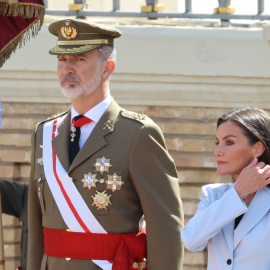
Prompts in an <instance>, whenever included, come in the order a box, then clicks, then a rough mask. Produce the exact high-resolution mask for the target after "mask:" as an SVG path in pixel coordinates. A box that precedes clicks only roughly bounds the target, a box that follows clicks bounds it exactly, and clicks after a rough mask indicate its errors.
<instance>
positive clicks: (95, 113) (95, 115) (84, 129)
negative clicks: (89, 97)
mask: <svg viewBox="0 0 270 270" xmlns="http://www.w3.org/2000/svg"><path fill="white" fill-rule="evenodd" d="M111 101H112V96H111V95H110V94H109V95H108V96H107V97H106V98H105V99H104V100H102V101H101V102H100V103H99V104H97V105H96V106H95V107H93V108H92V109H90V110H89V111H88V112H86V113H85V114H84V116H86V117H88V118H89V119H91V120H92V122H90V123H88V124H85V125H83V126H81V128H80V129H81V136H80V141H79V146H80V149H81V148H82V147H83V145H84V143H85V142H86V140H87V139H88V137H89V136H90V134H91V133H92V131H93V129H94V128H95V126H96V124H97V122H98V121H99V119H100V118H101V116H102V115H103V114H104V112H105V111H106V110H107V108H108V107H109V105H110V103H111ZM77 115H79V113H78V112H77V111H76V110H75V109H74V108H73V106H72V105H71V121H72V119H73V118H74V117H76V116H77ZM71 127H72V125H71V122H70V129H71Z"/></svg>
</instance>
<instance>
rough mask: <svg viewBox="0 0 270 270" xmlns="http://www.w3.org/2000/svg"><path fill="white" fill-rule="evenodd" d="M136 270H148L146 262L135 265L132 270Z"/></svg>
mask: <svg viewBox="0 0 270 270" xmlns="http://www.w3.org/2000/svg"><path fill="white" fill-rule="evenodd" d="M135 269H139V270H144V269H147V265H146V262H141V263H137V262H135V263H133V265H132V268H131V270H135Z"/></svg>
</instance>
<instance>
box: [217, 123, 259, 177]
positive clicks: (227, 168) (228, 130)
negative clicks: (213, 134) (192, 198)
mask: <svg viewBox="0 0 270 270" xmlns="http://www.w3.org/2000/svg"><path fill="white" fill-rule="evenodd" d="M256 146H257V143H255V144H254V145H250V143H249V140H248V138H247V136H246V135H245V134H244V132H243V130H242V129H241V128H240V127H239V126H237V125H236V124H235V123H234V122H232V121H226V122H224V123H222V124H221V125H220V126H219V127H218V129H217V148H216V150H215V152H214V153H215V156H216V160H217V173H218V174H219V175H232V176H233V178H234V179H235V180H236V179H237V178H238V176H239V174H240V172H241V170H242V169H243V168H245V167H246V166H248V164H249V163H250V162H251V161H252V160H253V159H254V157H256Z"/></svg>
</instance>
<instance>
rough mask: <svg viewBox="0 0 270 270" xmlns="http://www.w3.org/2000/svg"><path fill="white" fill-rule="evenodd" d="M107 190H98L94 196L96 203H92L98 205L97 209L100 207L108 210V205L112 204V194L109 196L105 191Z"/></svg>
mask: <svg viewBox="0 0 270 270" xmlns="http://www.w3.org/2000/svg"><path fill="white" fill-rule="evenodd" d="M105 192H106V190H104V191H103V192H98V191H97V194H96V195H95V197H94V196H92V198H93V200H94V203H93V204H92V205H95V206H96V207H97V210H100V209H105V210H107V206H109V204H111V202H110V197H111V195H109V196H108V194H106V193H105Z"/></svg>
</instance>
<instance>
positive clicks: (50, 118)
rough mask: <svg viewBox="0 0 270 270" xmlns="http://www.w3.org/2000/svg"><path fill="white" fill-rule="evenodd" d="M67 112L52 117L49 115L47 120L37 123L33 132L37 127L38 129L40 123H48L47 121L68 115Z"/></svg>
mask: <svg viewBox="0 0 270 270" xmlns="http://www.w3.org/2000/svg"><path fill="white" fill-rule="evenodd" d="M68 112H69V111H65V112H61V113H57V114H53V115H51V116H50V117H48V118H47V119H45V120H43V121H41V122H38V123H37V124H36V128H35V131H36V130H37V127H38V126H39V125H40V124H41V123H44V122H47V121H49V120H52V119H55V118H57V117H59V116H62V115H64V114H66V113H68Z"/></svg>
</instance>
